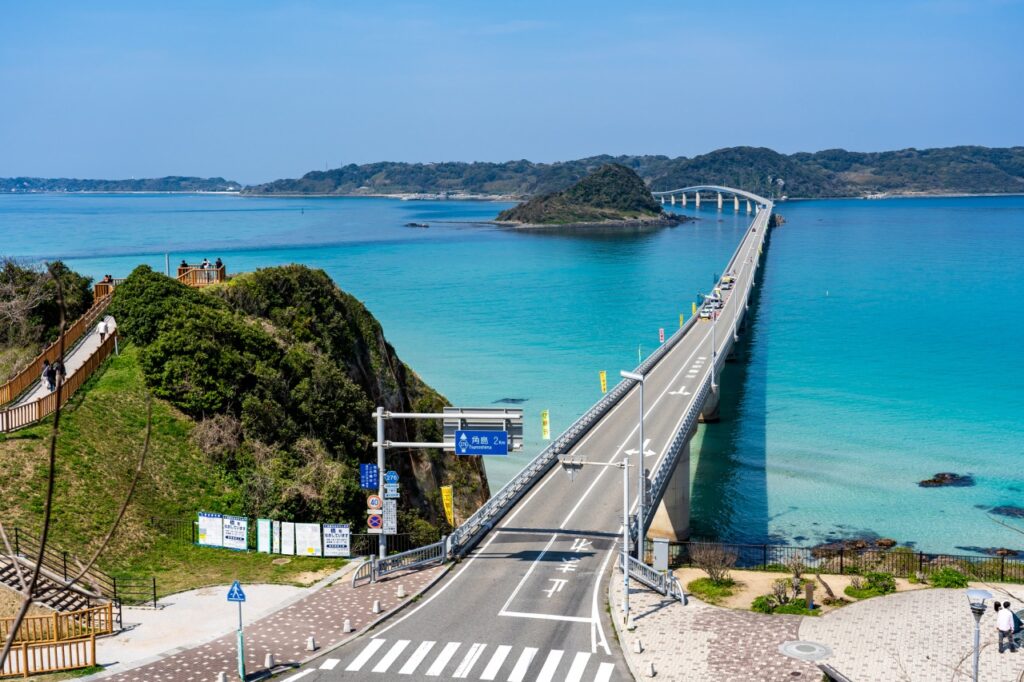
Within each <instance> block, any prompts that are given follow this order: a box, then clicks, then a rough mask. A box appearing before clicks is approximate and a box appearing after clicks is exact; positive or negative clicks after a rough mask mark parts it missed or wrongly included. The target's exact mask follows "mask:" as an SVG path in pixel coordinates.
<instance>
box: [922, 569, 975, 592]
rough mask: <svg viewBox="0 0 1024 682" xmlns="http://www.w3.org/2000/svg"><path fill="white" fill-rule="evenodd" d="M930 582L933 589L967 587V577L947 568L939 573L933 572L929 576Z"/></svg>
mask: <svg viewBox="0 0 1024 682" xmlns="http://www.w3.org/2000/svg"><path fill="white" fill-rule="evenodd" d="M928 582H929V583H931V584H932V586H933V587H954V588H964V587H967V576H965V575H964V574H963V573H961V572H960V571H958V570H956V569H955V568H952V567H950V566H945V567H943V568H940V569H938V570H937V571H932V572H931V573H930V574H929V575H928Z"/></svg>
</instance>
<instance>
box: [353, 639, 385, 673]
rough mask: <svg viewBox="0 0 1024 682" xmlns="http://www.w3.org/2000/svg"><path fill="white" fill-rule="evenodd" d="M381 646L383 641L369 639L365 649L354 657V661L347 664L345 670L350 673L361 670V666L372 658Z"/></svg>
mask: <svg viewBox="0 0 1024 682" xmlns="http://www.w3.org/2000/svg"><path fill="white" fill-rule="evenodd" d="M382 646H384V640H383V639H371V640H370V643H369V644H367V645H366V648H365V649H363V650H362V652H360V654H359V655H358V656H356V657H355V660H353V661H352V662H351V663H349V664H348V667H347V668H345V670H347V671H348V672H350V673H354V672H358V671H359V670H362V668H363V666H364V665H366V662H367V661H369V660H370V659H371V658H373V655H374V654H375V653H377V650H378V649H380V648H381V647H382Z"/></svg>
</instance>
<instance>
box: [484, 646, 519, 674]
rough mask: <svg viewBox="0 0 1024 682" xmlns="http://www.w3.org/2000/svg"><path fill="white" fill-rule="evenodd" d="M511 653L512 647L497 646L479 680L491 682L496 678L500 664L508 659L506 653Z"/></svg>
mask: <svg viewBox="0 0 1024 682" xmlns="http://www.w3.org/2000/svg"><path fill="white" fill-rule="evenodd" d="M510 651H512V647H510V646H507V645H504V644H503V645H501V646H499V647H498V648H497V649H496V650H495V651H494V655H493V656H491V660H490V662H489V663H488V664H487V667H486V668H484V671H483V673H482V674H481V675H480V679H481V680H493V679H494V678H495V677H497V676H498V671H499V670H501V664H502V663H504V662H505V659H506V658H508V652H510Z"/></svg>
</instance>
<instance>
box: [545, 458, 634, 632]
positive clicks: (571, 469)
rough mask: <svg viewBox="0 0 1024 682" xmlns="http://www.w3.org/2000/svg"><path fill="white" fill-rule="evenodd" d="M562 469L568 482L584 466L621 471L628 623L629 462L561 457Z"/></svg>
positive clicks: (624, 605) (624, 616) (624, 610)
mask: <svg viewBox="0 0 1024 682" xmlns="http://www.w3.org/2000/svg"><path fill="white" fill-rule="evenodd" d="M559 461H560V462H561V463H562V468H563V469H565V472H566V473H567V474H569V480H570V481H573V480H575V478H576V471H577V470H578V469H582V468H583V465H584V464H587V465H590V466H601V467H617V468H619V469H622V622H624V623H628V622H629V460H628V458H626V457H623V458H622V461H621V462H619V463H617V464H616V463H613V462H588V461H587V460H585V459H576V458H574V457H572V456H568V457H566V456H564V455H563V456H561V457H560V458H559Z"/></svg>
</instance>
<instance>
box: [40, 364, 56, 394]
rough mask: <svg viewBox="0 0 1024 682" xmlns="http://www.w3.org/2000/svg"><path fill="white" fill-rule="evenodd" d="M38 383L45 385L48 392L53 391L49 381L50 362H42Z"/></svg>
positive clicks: (51, 383)
mask: <svg viewBox="0 0 1024 682" xmlns="http://www.w3.org/2000/svg"><path fill="white" fill-rule="evenodd" d="M39 381H41V382H42V383H44V384H46V387H47V388H48V389H49V390H51V391H52V390H53V388H54V385H53V382H52V381H50V361H49V360H43V371H42V373H41V374H40V375H39Z"/></svg>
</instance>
